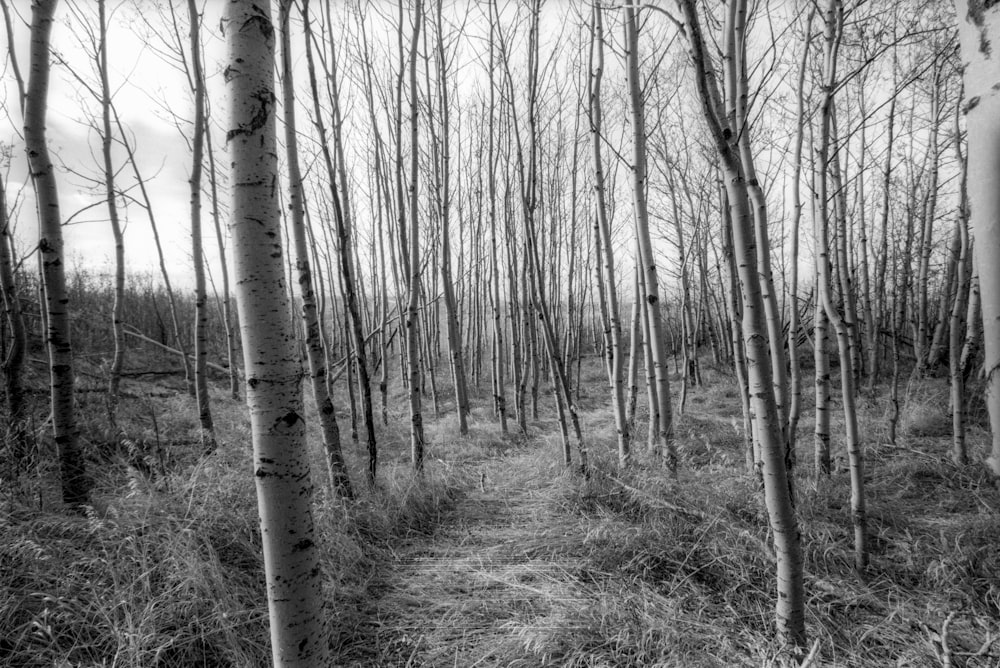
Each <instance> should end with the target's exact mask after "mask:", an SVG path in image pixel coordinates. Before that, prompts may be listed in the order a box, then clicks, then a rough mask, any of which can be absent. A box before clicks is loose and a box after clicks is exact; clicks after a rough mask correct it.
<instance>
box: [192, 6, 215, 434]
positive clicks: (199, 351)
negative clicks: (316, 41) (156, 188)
mask: <svg viewBox="0 0 1000 668" xmlns="http://www.w3.org/2000/svg"><path fill="white" fill-rule="evenodd" d="M188 16H189V17H190V20H191V35H190V37H191V81H192V83H193V85H194V139H193V142H192V146H193V149H194V150H193V156H192V160H191V178H190V179H189V180H188V183H189V184H190V185H191V257H192V259H193V261H194V292H195V297H194V299H195V301H194V308H195V319H194V323H195V324H194V386H195V397H196V400H197V402H198V421H199V423H200V424H201V447H202V450H203V451H204V452H206V453H209V452H212V451H214V450H215V448H216V443H215V427H214V425H213V423H212V405H211V401H210V399H209V396H208V367H207V363H208V297H207V295H206V289H205V255H204V252H203V251H202V239H201V171H202V163H203V161H204V159H205V155H204V153H205V77H204V76H203V75H202V67H201V38H200V36H199V31H200V25H201V16H200V15H199V14H198V5H197V2H196V0H188Z"/></svg>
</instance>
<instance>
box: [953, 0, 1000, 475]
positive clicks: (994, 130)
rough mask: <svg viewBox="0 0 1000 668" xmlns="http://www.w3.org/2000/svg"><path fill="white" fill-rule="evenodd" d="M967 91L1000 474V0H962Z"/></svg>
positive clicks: (990, 402) (972, 196) (990, 403)
mask: <svg viewBox="0 0 1000 668" xmlns="http://www.w3.org/2000/svg"><path fill="white" fill-rule="evenodd" d="M955 9H956V12H957V14H958V35H959V40H960V43H961V53H962V66H963V78H964V81H965V95H966V99H967V100H968V102H967V103H966V105H965V110H966V116H965V117H966V128H967V132H968V151H967V156H966V159H967V160H968V179H969V180H968V197H969V220H970V222H971V225H972V230H973V234H974V236H975V239H976V243H975V255H976V267H977V268H978V270H979V298H980V299H981V304H982V312H983V344H984V345H983V348H984V351H983V356H984V363H983V366H984V368H985V369H986V388H985V393H986V406H987V409H988V410H989V414H990V431H991V432H992V448H991V453H990V455H989V457H988V458H987V460H986V464H987V466H988V467H989V469H990V471H991V473H992V474H993V476H994V477H996V478H1000V262H997V258H996V257H995V255H996V252H997V250H996V249H997V248H1000V162H998V160H997V155H998V151H1000V148H998V147H1000V61H998V60H997V58H996V54H995V53H994V51H993V49H994V48H995V45H996V44H997V39H998V38H1000V5H998V4H993V3H987V2H979V1H978V0H956V2H955Z"/></svg>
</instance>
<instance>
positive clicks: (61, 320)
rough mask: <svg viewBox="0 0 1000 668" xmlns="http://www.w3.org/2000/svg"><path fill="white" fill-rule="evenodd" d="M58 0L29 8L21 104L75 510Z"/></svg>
mask: <svg viewBox="0 0 1000 668" xmlns="http://www.w3.org/2000/svg"><path fill="white" fill-rule="evenodd" d="M57 4H58V3H57V1H56V0H39V1H38V2H35V3H34V4H32V7H31V62H30V66H29V70H28V72H29V74H28V92H27V96H26V97H25V105H24V119H25V120H24V145H25V148H26V150H27V152H28V167H29V169H30V170H31V178H32V181H33V182H34V186H35V197H36V200H37V208H38V228H39V232H38V235H39V236H38V252H39V258H40V263H41V266H42V286H43V287H44V295H45V307H44V308H43V313H44V314H45V315H46V316H47V317H46V322H47V326H46V342H47V343H48V353H49V381H50V387H51V399H52V431H53V433H54V436H55V442H56V448H57V449H58V452H59V473H60V479H61V482H62V496H63V501H64V502H65V503H66V504H67V505H69V506H70V507H74V508H79V507H81V506H83V505H84V504H86V503H87V501H88V500H89V483H88V480H87V474H86V468H85V464H84V459H83V453H82V452H81V450H80V445H79V429H78V428H77V424H76V419H75V415H74V410H73V382H74V377H75V376H74V373H73V348H72V346H71V344H70V318H69V306H68V305H69V296H68V295H67V292H66V263H65V261H64V253H63V236H62V218H61V216H60V213H59V193H58V191H57V189H56V175H55V170H54V168H53V166H52V160H51V158H50V157H49V149H48V145H47V143H46V133H45V118H46V112H47V111H48V92H49V41H50V40H49V38H50V36H51V34H52V22H53V20H54V19H53V17H54V15H55V11H56V5H57Z"/></svg>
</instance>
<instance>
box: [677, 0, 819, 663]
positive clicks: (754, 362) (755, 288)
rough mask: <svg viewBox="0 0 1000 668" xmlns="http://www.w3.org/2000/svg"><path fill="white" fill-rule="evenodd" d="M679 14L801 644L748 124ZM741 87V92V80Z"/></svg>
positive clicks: (781, 574)
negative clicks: (750, 188)
mask: <svg viewBox="0 0 1000 668" xmlns="http://www.w3.org/2000/svg"><path fill="white" fill-rule="evenodd" d="M678 4H679V5H680V9H681V12H682V14H683V21H684V23H683V29H684V31H685V33H686V37H687V40H688V45H689V48H690V54H691V61H692V63H693V65H694V70H695V85H696V86H697V89H698V96H699V99H700V102H701V105H702V110H703V115H704V117H705V120H706V123H707V125H708V129H709V133H710V136H711V139H712V142H713V145H714V147H715V149H716V152H717V154H718V158H719V163H720V167H721V169H722V172H723V180H724V183H725V184H726V189H727V192H726V195H727V200H728V204H729V209H730V211H729V215H730V224H731V226H732V235H733V253H734V256H735V259H736V265H737V267H738V272H739V279H740V288H741V289H740V292H741V296H742V307H743V317H742V335H743V341H742V343H743V346H744V349H745V351H746V359H747V374H748V384H749V388H750V400H751V406H752V414H753V415H754V417H755V419H754V425H753V426H754V439H755V441H757V442H758V443H759V447H760V456H761V460H762V469H763V470H762V472H763V477H764V500H765V505H766V507H767V511H768V516H769V520H770V526H771V530H772V532H773V534H774V551H775V554H776V556H777V589H778V592H777V602H776V610H775V612H776V617H777V625H778V636H779V638H780V639H782V640H783V641H785V642H789V643H791V644H792V645H794V646H797V647H802V646H803V645H804V644H805V639H806V633H805V592H804V585H803V574H802V547H801V543H800V537H799V529H798V521H797V519H796V516H795V510H794V508H793V506H792V496H791V490H790V488H789V485H788V471H787V469H786V466H785V456H786V452H785V443H784V441H783V438H782V435H783V434H782V432H783V427H782V425H783V422H782V418H781V414H780V412H779V407H778V401H777V398H776V391H775V390H776V388H775V386H774V384H773V383H772V378H771V363H770V360H769V359H768V356H769V352H770V350H769V345H768V339H769V336H768V329H767V325H766V322H765V307H764V301H765V300H764V295H763V293H762V292H761V289H760V283H761V276H760V274H759V273H758V270H757V257H758V255H759V254H760V253H761V252H768V249H766V248H764V249H759V248H755V243H756V241H757V237H755V234H754V224H753V218H752V216H753V214H752V212H751V211H750V207H749V198H748V196H747V193H746V190H745V180H746V178H747V177H746V173H745V172H744V171H743V165H742V163H741V160H740V158H741V154H740V149H741V147H740V145H739V141H740V140H739V135H741V134H743V133H745V132H747V131H748V129H747V127H745V126H740V127H738V128H732V127H729V126H728V124H727V116H726V114H725V113H724V112H723V107H722V104H721V100H722V96H721V94H720V93H719V91H718V88H717V84H716V77H715V73H714V70H713V67H712V64H711V61H710V60H709V59H708V54H707V50H706V41H705V38H704V36H703V34H702V31H701V20H700V17H699V15H698V11H697V8H696V6H695V1H694V0H678ZM746 12H747V5H746V2H745V0H731V2H730V4H729V5H728V6H727V7H726V14H727V15H726V20H725V23H724V27H723V31H724V38H723V43H724V44H725V45H726V47H727V49H728V53H727V55H726V57H727V58H730V59H734V60H735V59H737V58H743V57H745V51H743V49H744V48H745V42H743V41H742V40H737V39H735V37H736V35H737V34H739V31H740V28H741V27H742V28H745V26H746V23H745V21H746V18H747V14H746ZM733 76H737V77H740V78H743V77H745V76H746V68H744V67H740V66H739V64H738V63H736V64H735V65H734V66H732V67H730V68H728V70H727V72H726V94H727V97H729V96H731V95H732V94H733V93H735V91H736V90H737V88H738V87H737V85H736V82H735V81H733V80H732V77H733ZM739 88H742V89H745V81H744V82H743V85H742V86H739Z"/></svg>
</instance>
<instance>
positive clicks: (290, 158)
mask: <svg viewBox="0 0 1000 668" xmlns="http://www.w3.org/2000/svg"><path fill="white" fill-rule="evenodd" d="M291 8H292V0H281V4H280V7H279V10H278V25H279V29H280V34H281V99H282V107H283V109H284V114H285V162H286V165H287V168H288V190H289V196H288V201H289V209H290V211H291V221H290V222H291V225H290V226H291V231H292V235H291V236H292V239H293V242H294V245H295V258H296V259H295V269H296V278H297V282H298V285H299V295H300V298H301V300H302V325H303V327H304V329H305V344H306V351H307V358H308V362H309V379H310V381H311V383H312V391H313V398H314V399H315V401H316V410H317V412H318V413H319V423H320V431H321V433H322V435H323V450H324V452H325V454H326V465H327V473H328V475H329V478H330V484H331V485H332V486H333V488H334V489H335V490H336V491H337V493H338V494H339V495H340V496H342V497H345V498H348V499H349V498H351V497H352V496H353V491H352V489H351V480H350V478H349V477H348V474H347V466H346V464H345V463H344V455H343V453H342V452H341V448H340V427H339V426H338V425H337V414H336V412H335V410H334V406H333V401H332V398H331V397H330V394H329V392H327V389H326V375H327V368H326V357H325V354H324V351H323V344H322V341H321V337H320V321H319V318H318V317H317V313H316V294H315V291H314V289H313V279H312V269H311V267H310V263H309V248H308V245H307V241H306V229H305V221H304V209H305V202H304V197H303V192H302V173H301V171H300V168H299V147H298V137H297V134H296V133H297V132H298V130H297V126H296V123H295V83H294V78H293V69H292V54H291V37H290V34H289V33H290V25H289V19H290V16H289V14H290V11H291Z"/></svg>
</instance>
